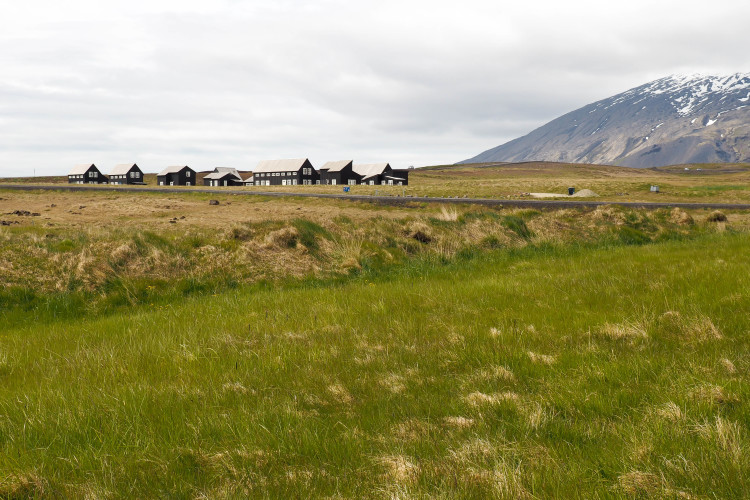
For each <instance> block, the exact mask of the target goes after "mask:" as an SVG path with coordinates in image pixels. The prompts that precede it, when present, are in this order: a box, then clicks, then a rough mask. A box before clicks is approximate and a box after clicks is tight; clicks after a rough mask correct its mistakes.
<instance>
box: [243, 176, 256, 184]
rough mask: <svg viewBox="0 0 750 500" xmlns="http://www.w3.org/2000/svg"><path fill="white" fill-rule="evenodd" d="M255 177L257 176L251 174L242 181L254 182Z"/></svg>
mask: <svg viewBox="0 0 750 500" xmlns="http://www.w3.org/2000/svg"><path fill="white" fill-rule="evenodd" d="M254 178H255V177H254V176H252V175H251V176H250V177H248V178H247V179H245V180H244V181H242V182H253V179H254Z"/></svg>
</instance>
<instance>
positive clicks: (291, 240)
mask: <svg viewBox="0 0 750 500" xmlns="http://www.w3.org/2000/svg"><path fill="white" fill-rule="evenodd" d="M298 238H299V231H297V228H296V227H291V226H288V227H282V228H281V229H277V230H276V231H271V232H270V233H268V234H267V235H266V237H265V244H266V247H267V248H273V247H276V248H292V247H294V246H296V245H297V239H298Z"/></svg>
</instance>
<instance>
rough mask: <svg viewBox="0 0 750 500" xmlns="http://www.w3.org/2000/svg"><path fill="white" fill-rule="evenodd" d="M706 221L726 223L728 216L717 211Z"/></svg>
mask: <svg viewBox="0 0 750 500" xmlns="http://www.w3.org/2000/svg"><path fill="white" fill-rule="evenodd" d="M706 220H707V221H708V222H726V221H727V216H726V215H724V212H720V211H718V210H716V211H715V212H711V214H709V216H708V219H706Z"/></svg>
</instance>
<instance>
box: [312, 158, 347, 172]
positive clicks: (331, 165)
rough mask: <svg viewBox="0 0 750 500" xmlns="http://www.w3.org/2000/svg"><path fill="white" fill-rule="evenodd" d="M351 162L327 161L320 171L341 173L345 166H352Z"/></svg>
mask: <svg viewBox="0 0 750 500" xmlns="http://www.w3.org/2000/svg"><path fill="white" fill-rule="evenodd" d="M352 161H353V160H341V161H329V162H328V163H326V164H325V165H323V166H322V167H320V170H328V171H329V172H341V171H342V170H344V169H345V168H346V167H347V166H349V165H351V164H352Z"/></svg>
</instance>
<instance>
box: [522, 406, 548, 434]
mask: <svg viewBox="0 0 750 500" xmlns="http://www.w3.org/2000/svg"><path fill="white" fill-rule="evenodd" d="M547 420H549V414H548V413H547V410H546V409H545V408H544V406H542V405H541V404H539V403H534V404H533V405H531V407H530V408H528V409H527V411H526V421H527V423H528V425H529V428H531V429H533V430H537V429H539V428H540V427H541V426H543V425H544V424H545V423H546V422H547Z"/></svg>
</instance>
